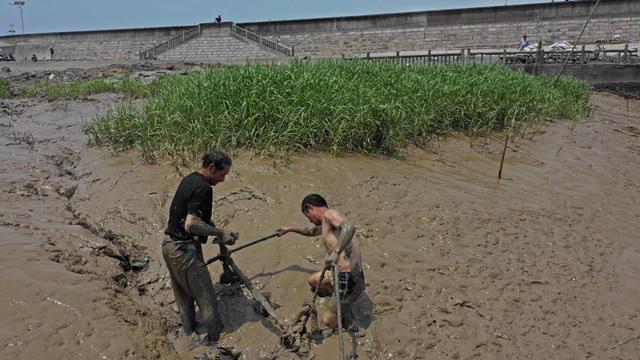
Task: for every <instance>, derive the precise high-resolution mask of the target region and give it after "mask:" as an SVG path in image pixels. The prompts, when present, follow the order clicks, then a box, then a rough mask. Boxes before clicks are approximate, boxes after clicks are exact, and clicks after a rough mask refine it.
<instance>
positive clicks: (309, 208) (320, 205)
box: [302, 194, 328, 225]
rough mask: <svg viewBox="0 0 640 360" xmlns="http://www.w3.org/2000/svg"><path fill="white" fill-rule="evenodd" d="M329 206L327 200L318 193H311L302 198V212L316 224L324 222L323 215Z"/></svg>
mask: <svg viewBox="0 0 640 360" xmlns="http://www.w3.org/2000/svg"><path fill="white" fill-rule="evenodd" d="M327 208H328V205H327V200H325V199H324V198H323V197H322V196H320V195H318V194H309V195H307V196H305V197H304V199H302V213H303V214H304V216H306V217H307V219H309V221H311V222H312V223H313V224H314V225H320V224H322V217H323V216H324V212H325V211H327Z"/></svg>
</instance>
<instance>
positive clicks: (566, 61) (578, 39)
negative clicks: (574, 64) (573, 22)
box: [555, 0, 600, 82]
mask: <svg viewBox="0 0 640 360" xmlns="http://www.w3.org/2000/svg"><path fill="white" fill-rule="evenodd" d="M598 4H600V0H598V1H596V4H595V5H593V8H592V9H591V13H590V14H589V17H588V18H587V21H585V23H584V26H583V27H582V31H580V35H578V38H577V39H576V41H575V43H574V44H573V47H572V48H571V52H569V54H568V55H567V57H566V58H565V59H564V63H563V64H562V68H560V72H559V73H558V76H556V80H555V82H558V80H560V75H562V73H563V72H564V69H565V67H567V63H568V62H569V59H570V58H571V55H573V52H574V51H575V49H576V45H577V44H578V42H580V38H582V34H584V31H585V30H586V29H587V25H588V24H589V21H590V20H591V17H592V16H593V13H594V12H595V11H596V8H597V7H598Z"/></svg>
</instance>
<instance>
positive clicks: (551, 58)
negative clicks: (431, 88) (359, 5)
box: [352, 47, 640, 64]
mask: <svg viewBox="0 0 640 360" xmlns="http://www.w3.org/2000/svg"><path fill="white" fill-rule="evenodd" d="M568 53H569V51H558V50H552V51H549V50H543V49H540V50H536V51H519V50H518V51H513V50H502V51H472V50H469V49H467V50H460V51H456V52H451V51H437V52H436V51H431V50H429V51H427V53H426V54H415V53H412V54H401V53H400V52H396V54H395V55H372V54H370V53H367V55H366V57H356V58H353V59H352V60H356V59H366V60H370V61H377V62H381V61H383V62H398V63H401V64H477V63H480V64H484V63H489V64H496V63H502V64H514V63H528V64H533V63H541V64H554V63H558V61H559V59H563V60H564V59H565V58H566V55H567V54H568ZM570 60H571V62H573V63H583V64H589V63H613V64H620V63H622V64H627V63H638V62H640V54H639V52H638V49H629V48H628V47H625V48H624V49H615V50H605V49H600V50H598V49H596V50H586V49H584V48H583V49H582V50H578V51H575V52H574V53H573V54H572V55H571V57H570Z"/></svg>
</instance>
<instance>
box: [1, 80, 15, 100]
mask: <svg viewBox="0 0 640 360" xmlns="http://www.w3.org/2000/svg"><path fill="white" fill-rule="evenodd" d="M12 95H13V91H12V90H11V82H10V81H9V80H8V79H5V78H3V77H0V99H3V98H9V97H11V96H12Z"/></svg>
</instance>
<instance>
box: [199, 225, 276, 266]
mask: <svg viewBox="0 0 640 360" xmlns="http://www.w3.org/2000/svg"><path fill="white" fill-rule="evenodd" d="M276 236H278V233H277V232H275V233H273V234H270V235H267V236H263V237H261V238H260V239H257V240H253V241H251V242H248V243H246V244H244V245H242V246H238V247H237V248H235V249H232V250H229V254H233V253H234V252H236V251H239V250H242V249H244V248H247V247H249V246H253V245H255V244H257V243H261V242H263V241H266V240H269V239H271V238H274V237H276ZM224 258H225V255H224V254H220V255H217V256H214V257H212V258H211V259H209V260H207V262H206V263H204V264H205V265H209V264H211V263H213V262H216V261H218V260H222V259H224Z"/></svg>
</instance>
